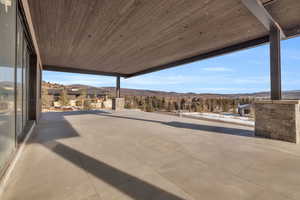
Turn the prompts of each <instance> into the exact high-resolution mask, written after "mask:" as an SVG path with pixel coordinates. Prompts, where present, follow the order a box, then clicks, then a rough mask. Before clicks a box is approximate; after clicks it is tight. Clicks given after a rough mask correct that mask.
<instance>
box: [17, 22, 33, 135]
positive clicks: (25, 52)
mask: <svg viewBox="0 0 300 200" xmlns="http://www.w3.org/2000/svg"><path fill="white" fill-rule="evenodd" d="M29 59H30V57H29V48H28V43H27V40H26V37H25V34H24V30H23V26H22V23H21V20H20V19H19V18H18V19H17V66H16V119H17V121H16V127H17V128H16V129H17V136H18V137H19V136H21V134H22V131H23V130H24V127H25V125H26V122H27V121H28V94H29V79H28V77H29Z"/></svg>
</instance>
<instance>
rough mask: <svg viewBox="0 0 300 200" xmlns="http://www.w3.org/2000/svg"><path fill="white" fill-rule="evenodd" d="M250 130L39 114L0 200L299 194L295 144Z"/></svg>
mask: <svg viewBox="0 0 300 200" xmlns="http://www.w3.org/2000/svg"><path fill="white" fill-rule="evenodd" d="M253 135H254V130H253V128H251V127H244V126H238V125H231V124H224V123H218V122H209V121H202V120H197V119H187V118H180V117H177V116H170V115H163V114H157V113H145V112H140V111H129V110H123V111H118V112H106V111H91V112H65V113H43V115H42V119H41V121H40V123H39V124H38V125H37V127H36V129H35V131H34V133H33V135H32V137H31V139H30V140H29V144H27V145H26V147H25V149H24V153H23V155H22V157H21V158H20V160H19V162H18V163H17V165H16V167H15V169H14V173H13V174H12V176H11V178H10V180H9V183H8V186H7V189H6V191H5V192H4V196H3V197H2V198H1V199H2V200H12V199H22V200H40V199H43V200H50V199H51V200H58V199H59V200H66V199H72V200H96V199H97V200H100V199H103V200H104V199H105V200H110V199H116V200H121V199H122V200H124V199H136V200H142V199H155V200H158V199H162V200H172V199H173V200H179V199H189V200H192V199H194V200H199V199H207V200H209V199H213V200H216V199H239V200H244V199H245V200H250V199H251V200H254V199H255V200H265V199H272V200H276V199H285V200H286V199H291V200H292V199H294V200H296V199H299V198H300V191H299V188H300V173H299V169H300V148H299V146H298V145H295V144H292V143H288V142H282V141H276V140H270V139H264V138H259V137H253Z"/></svg>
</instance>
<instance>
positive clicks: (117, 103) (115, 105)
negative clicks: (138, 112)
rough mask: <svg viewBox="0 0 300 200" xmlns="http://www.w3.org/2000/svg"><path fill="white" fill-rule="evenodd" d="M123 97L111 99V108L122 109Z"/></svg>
mask: <svg viewBox="0 0 300 200" xmlns="http://www.w3.org/2000/svg"><path fill="white" fill-rule="evenodd" d="M124 105H125V99H124V98H113V99H112V109H113V110H122V109H124Z"/></svg>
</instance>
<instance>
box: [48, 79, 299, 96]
mask: <svg viewBox="0 0 300 200" xmlns="http://www.w3.org/2000/svg"><path fill="white" fill-rule="evenodd" d="M43 86H46V88H47V89H49V88H52V89H53V88H56V89H57V88H64V87H65V88H78V89H93V90H100V91H106V92H109V93H111V94H114V92H115V88H114V87H94V86H89V85H82V84H73V85H67V86H64V85H61V84H56V83H49V82H43ZM121 94H122V95H124V96H159V97H203V98H222V97H223V98H224V97H225V98H245V97H253V98H268V97H269V96H270V94H269V92H256V93H237V94H216V93H199V94H197V93H177V92H165V91H155V90H139V89H128V88H121ZM283 97H284V98H285V99H300V90H291V91H284V92H283Z"/></svg>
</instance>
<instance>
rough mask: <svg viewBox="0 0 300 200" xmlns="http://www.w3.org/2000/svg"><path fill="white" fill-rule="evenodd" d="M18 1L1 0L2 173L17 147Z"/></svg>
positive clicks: (0, 155)
mask: <svg viewBox="0 0 300 200" xmlns="http://www.w3.org/2000/svg"><path fill="white" fill-rule="evenodd" d="M15 3H16V1H15V0H8V1H4V2H3V1H0V175H1V172H2V169H3V168H4V166H5V165H6V163H7V161H8V160H9V157H10V156H11V154H12V152H13V151H14V149H15V120H14V119H15V109H14V99H15V96H14V94H15V91H14V84H15V39H16V38H15V37H16V36H15V32H16V30H15V27H16V23H15V21H16V12H15V11H16V9H15V8H16V7H15V6H16V5H15Z"/></svg>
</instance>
